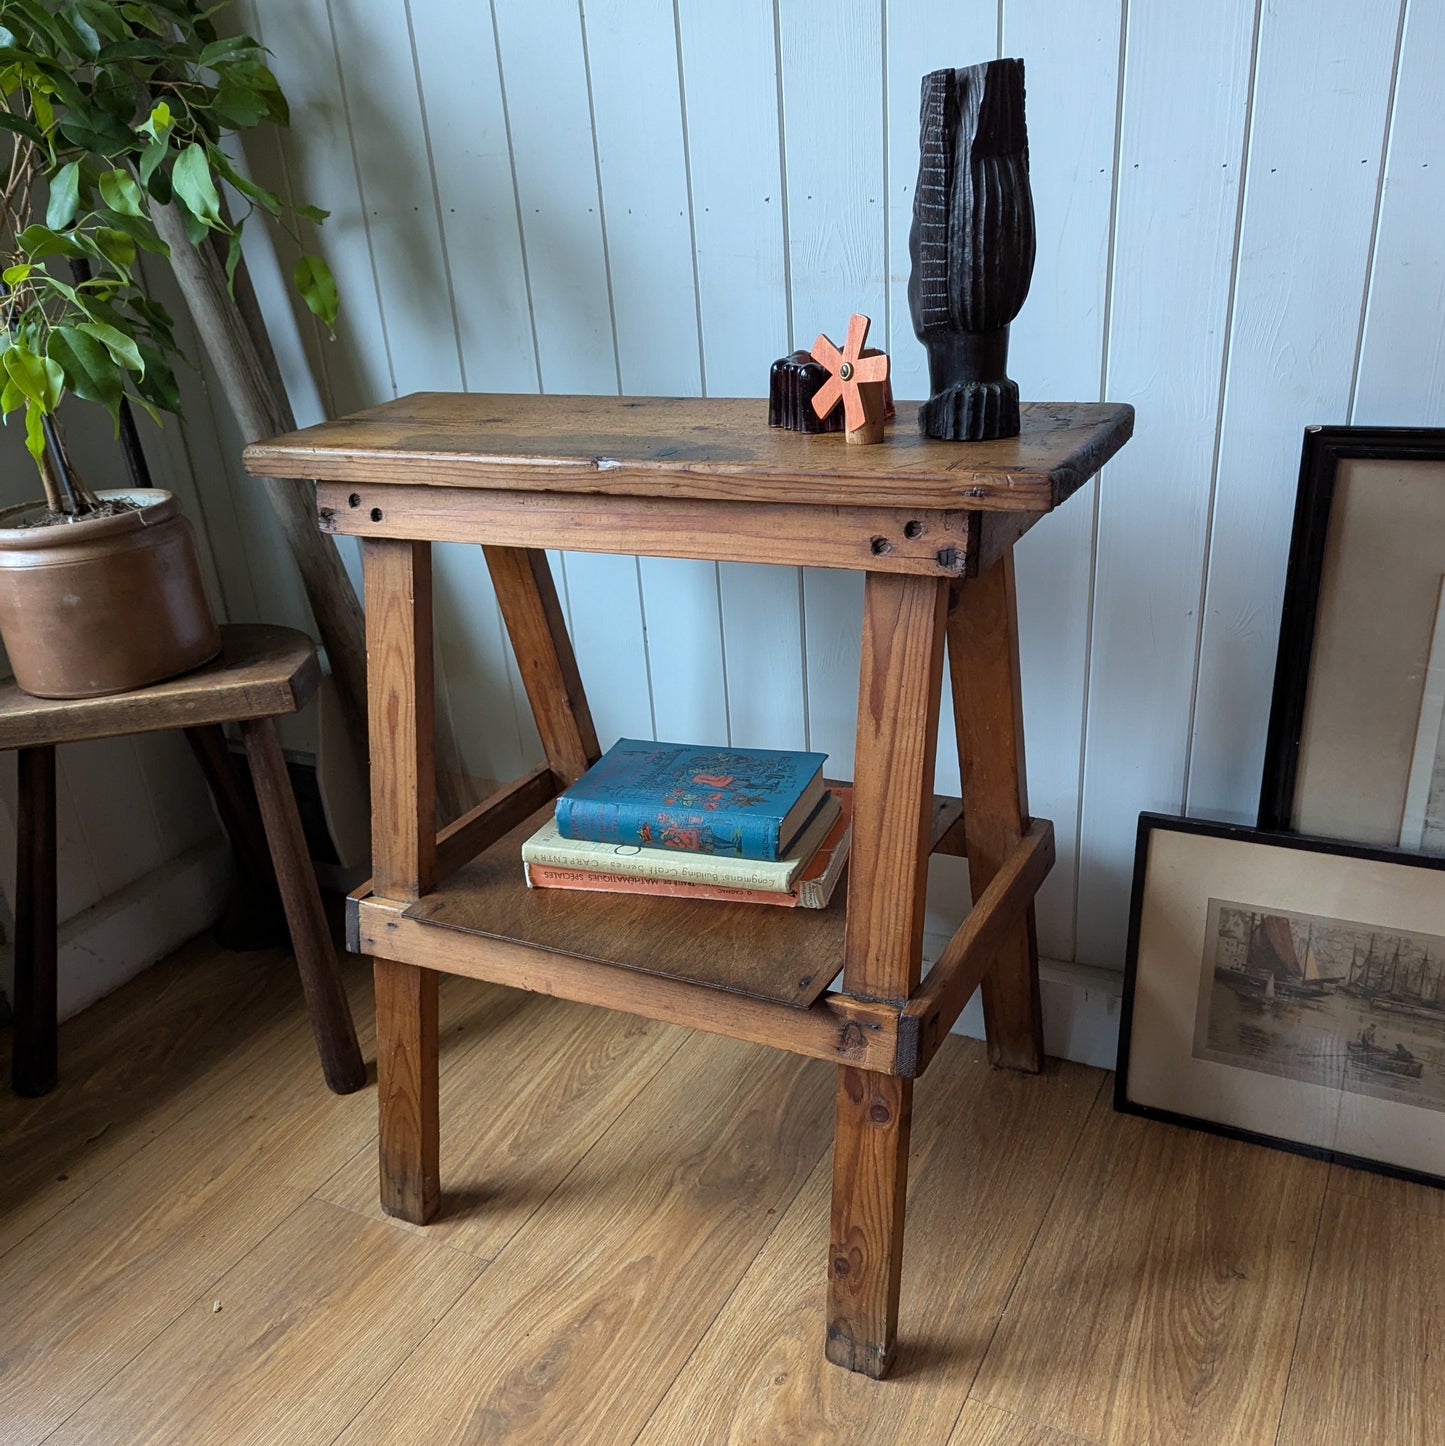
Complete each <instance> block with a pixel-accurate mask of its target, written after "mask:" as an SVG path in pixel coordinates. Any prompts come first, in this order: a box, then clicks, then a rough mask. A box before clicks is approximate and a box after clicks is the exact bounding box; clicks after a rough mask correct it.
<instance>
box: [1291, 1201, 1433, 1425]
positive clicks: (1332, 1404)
mask: <svg viewBox="0 0 1445 1446" xmlns="http://www.w3.org/2000/svg"><path fill="white" fill-rule="evenodd" d="M1414 1188H1415V1189H1423V1188H1424V1187H1421V1186H1416V1187H1414ZM1442 1342H1445V1217H1442V1216H1441V1215H1440V1214H1439V1213H1437V1212H1434V1211H1428V1212H1425V1211H1420V1210H1416V1209H1407V1208H1401V1207H1398V1206H1390V1205H1386V1204H1381V1203H1379V1202H1378V1201H1375V1200H1371V1199H1367V1198H1364V1197H1361V1196H1358V1195H1353V1194H1344V1193H1336V1192H1331V1194H1330V1195H1329V1196H1328V1197H1327V1198H1326V1200H1325V1208H1324V1216H1323V1219H1322V1220H1321V1222H1320V1230H1319V1239H1318V1242H1317V1243H1316V1246H1315V1253H1314V1262H1313V1266H1312V1268H1311V1271H1310V1285H1309V1294H1308V1296H1307V1297H1306V1300H1305V1309H1304V1316H1303V1318H1302V1320H1301V1322H1300V1331H1299V1337H1298V1340H1297V1342H1296V1344H1295V1350H1294V1364H1293V1367H1292V1369H1291V1371H1290V1377H1289V1390H1288V1394H1287V1395H1286V1398H1285V1404H1284V1414H1283V1417H1282V1419H1281V1422H1280V1432H1279V1441H1280V1443H1281V1446H1300V1443H1305V1446H1317V1443H1319V1442H1334V1441H1341V1442H1349V1443H1350V1446H1399V1443H1403V1442H1421V1443H1428V1442H1439V1441H1445V1349H1442Z"/></svg>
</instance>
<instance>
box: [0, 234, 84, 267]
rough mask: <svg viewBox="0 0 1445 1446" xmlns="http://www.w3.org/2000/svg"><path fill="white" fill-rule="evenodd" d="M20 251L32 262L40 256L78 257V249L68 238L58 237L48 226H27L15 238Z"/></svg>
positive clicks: (79, 251)
mask: <svg viewBox="0 0 1445 1446" xmlns="http://www.w3.org/2000/svg"><path fill="white" fill-rule="evenodd" d="M15 239H16V241H18V242H19V243H20V249H21V250H22V251H23V252H24V253H25V254H26V255H27V256H28V257H30V259H31V260H32V261H38V260H40V258H41V257H42V256H79V255H81V254H82V253H81V250H80V247H79V246H77V245H76V244H75V242H74V241H73V240H71V238H70V237H69V236H62V235H59V234H58V233H57V232H55V231H52V230H51V229H50V227H49V226H27V227H26V228H25V229H24V230H23V231H22V232H21V233H20V234H19V235H18V236H17V237H16V238H15Z"/></svg>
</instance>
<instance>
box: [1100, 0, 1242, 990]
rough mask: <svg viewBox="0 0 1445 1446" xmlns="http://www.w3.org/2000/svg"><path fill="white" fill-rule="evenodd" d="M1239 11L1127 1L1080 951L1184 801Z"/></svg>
mask: <svg viewBox="0 0 1445 1446" xmlns="http://www.w3.org/2000/svg"><path fill="white" fill-rule="evenodd" d="M1254 15H1255V5H1254V0H1232V3H1229V4H1224V5H1213V6H1207V7H1198V8H1196V9H1194V10H1190V11H1188V12H1187V13H1186V12H1183V11H1180V10H1178V9H1177V8H1175V7H1172V6H1170V7H1167V8H1166V7H1165V6H1163V5H1160V4H1142V5H1137V4H1136V5H1131V6H1130V10H1129V61H1128V66H1127V70H1126V81H1125V93H1124V105H1123V136H1122V141H1121V146H1120V162H1119V201H1118V221H1117V227H1116V240H1115V247H1114V280H1113V304H1112V307H1111V310H1110V328H1109V357H1108V376H1107V390H1108V392H1109V394H1110V395H1111V396H1127V397H1128V398H1129V399H1130V400H1131V401H1132V402H1133V403H1134V405H1135V406H1136V407H1137V408H1138V425H1137V427H1136V430H1135V434H1134V439H1133V441H1131V442H1130V443H1129V445H1128V446H1127V447H1126V448H1125V449H1124V451H1123V452H1122V453H1121V454H1120V455H1119V457H1118V458H1117V459H1116V460H1115V461H1114V462H1112V463H1110V465H1109V467H1108V469H1107V471H1106V474H1105V476H1104V478H1103V479H1102V482H1101V484H1100V486H1099V531H1098V549H1097V559H1096V564H1095V584H1094V610H1093V645H1092V649H1091V654H1090V670H1089V712H1088V729H1087V738H1088V754H1087V757H1086V759H1085V765H1084V809H1083V829H1082V832H1081V835H1080V841H1079V844H1080V872H1079V918H1078V935H1077V942H1076V957H1077V958H1079V959H1080V960H1081V961H1083V962H1086V963H1097V964H1106V965H1107V964H1117V963H1118V961H1119V960H1121V959H1122V958H1123V956H1124V941H1125V933H1126V926H1127V920H1128V908H1129V888H1130V882H1131V876H1132V872H1133V862H1134V835H1135V832H1136V824H1137V821H1138V815H1139V811H1140V809H1145V808H1149V809H1159V810H1162V811H1163V812H1166V813H1174V812H1176V811H1178V809H1179V808H1180V805H1181V804H1182V802H1183V796H1184V769H1185V761H1186V756H1187V748H1188V737H1189V700H1190V695H1191V692H1192V688H1193V682H1194V665H1195V659H1196V656H1197V652H1198V635H1199V617H1198V614H1199V595H1200V588H1201V585H1202V578H1203V565H1204V539H1205V536H1206V531H1207V526H1208V520H1209V484H1210V472H1211V464H1212V461H1213V455H1214V435H1215V430H1216V428H1217V426H1218V423H1219V377H1220V367H1221V364H1222V360H1223V346H1224V336H1225V332H1226V329H1227V325H1228V320H1229V282H1230V275H1231V261H1232V257H1233V254H1234V241H1235V226H1236V219H1237V216H1238V209H1239V188H1240V173H1241V166H1242V163H1243V159H1244V130H1245V120H1246V114H1247V110H1248V98H1249V81H1250V71H1251V61H1252V58H1253V39H1254ZM1181 278H1188V281H1187V284H1181V280H1180V279H1181ZM1163 357H1167V358H1168V365H1167V366H1161V365H1160V359H1161V358H1163ZM1145 719H1147V720H1148V724H1147V726H1141V725H1142V723H1143V720H1145Z"/></svg>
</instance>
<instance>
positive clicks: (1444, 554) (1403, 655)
mask: <svg viewBox="0 0 1445 1446" xmlns="http://www.w3.org/2000/svg"><path fill="white" fill-rule="evenodd" d="M1313 622H1314V631H1313V644H1312V647H1311V650H1310V658H1309V661H1308V668H1309V673H1308V681H1307V685H1306V689H1305V698H1304V713H1303V718H1302V720H1301V722H1300V726H1299V732H1298V737H1299V752H1298V761H1297V764H1296V769H1295V776H1294V787H1293V798H1292V804H1291V808H1290V811H1289V814H1288V817H1287V818H1286V819H1283V820H1281V822H1282V823H1284V824H1286V825H1287V826H1288V827H1289V828H1292V829H1294V830H1296V831H1298V832H1300V833H1305V834H1311V835H1315V836H1318V837H1328V838H1339V839H1350V840H1353V841H1355V842H1359V843H1366V844H1373V845H1378V846H1381V847H1391V848H1404V849H1414V850H1423V851H1425V852H1428V853H1433V854H1445V457H1442V458H1440V459H1409V460H1402V459H1392V458H1363V457H1340V458H1339V459H1338V461H1337V463H1336V464H1335V467H1334V475H1333V481H1332V486H1331V488H1330V503H1329V519H1328V530H1327V532H1326V534H1325V544H1324V555H1323V564H1322V568H1321V572H1320V580H1319V590H1318V595H1317V599H1316V602H1315V609H1314V619H1313ZM1287 662H1288V660H1286V659H1282V666H1284V665H1285V664H1286V663H1287ZM1279 746H1281V745H1280V743H1279V741H1278V740H1275V741H1274V742H1272V747H1279ZM1271 821H1272V820H1270V819H1268V818H1266V817H1263V816H1262V818H1261V822H1263V823H1269V822H1271Z"/></svg>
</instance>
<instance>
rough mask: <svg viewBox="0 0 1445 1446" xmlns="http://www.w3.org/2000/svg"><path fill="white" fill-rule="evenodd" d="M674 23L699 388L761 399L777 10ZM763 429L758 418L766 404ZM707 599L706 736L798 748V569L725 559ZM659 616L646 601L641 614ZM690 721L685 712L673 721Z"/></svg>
mask: <svg viewBox="0 0 1445 1446" xmlns="http://www.w3.org/2000/svg"><path fill="white" fill-rule="evenodd" d="M677 18H678V37H679V42H680V48H681V52H682V89H683V97H684V103H685V114H686V121H687V152H688V163H689V170H690V177H691V199H692V217H693V227H694V232H695V252H694V254H695V257H696V265H697V310H698V319H699V325H700V330H701V339H702V382H703V388H704V391H705V393H706V394H707V395H709V396H715V397H759V398H761V397H764V396H766V394H767V384H768V383H767V368H768V366H769V364H770V363H771V362H772V361H773V359H774V358H775V357H779V356H782V355H783V353H784V352H786V351H787V350H788V349H789V346H790V345H791V334H790V331H789V319H788V291H787V253H786V250H785V246H786V233H785V227H784V220H783V218H784V212H785V209H786V207H785V201H784V195H783V181H782V156H781V149H780V140H779V110H778V56H777V49H776V44H775V37H774V31H773V6H772V5H771V4H770V3H768V0H747V3H745V4H742V5H739V6H736V7H732V6H722V5H716V4H713V3H711V0H678V4H677ZM810 340H811V338H810ZM759 422H760V424H765V422H766V419H765V417H764V416H763V414H762V410H761V407H760V410H759ZM650 580H651V579H650V578H649V581H650ZM715 593H716V595H717V597H718V599H719V607H720V614H719V617H718V623H717V632H718V638H719V664H721V662H722V654H723V652H724V648H725V651H726V668H727V671H726V678H725V680H724V675H723V672H722V668H721V666H719V669H718V671H717V672H716V673H713V672H712V671H711V667H710V666H709V671H708V674H707V678H708V694H707V701H706V702H705V703H704V702H701V701H700V702H699V712H702V710H703V709H704V708H710V707H711V706H712V704H713V700H715V699H716V698H717V697H718V695H719V693H720V694H721V696H722V699H723V702H724V705H725V707H726V710H727V711H726V715H725V717H724V718H723V719H722V720H721V721H722V723H723V729H722V731H721V732H717V730H714V731H715V732H717V737H718V738H719V739H721V738H723V737H724V736H726V737H728V738H729V739H730V741H731V742H733V743H735V744H738V745H739V746H743V747H746V746H748V745H749V744H750V743H751V744H755V745H756V744H760V743H761V741H762V740H763V739H770V740H772V739H776V740H781V741H783V742H784V743H785V744H786V745H787V746H790V747H795V746H797V743H798V741H799V740H800V739H801V737H802V723H803V697H802V685H801V676H800V674H801V658H802V642H801V615H800V612H799V606H798V581H797V573H796V572H795V571H794V570H793V569H791V568H777V567H764V566H762V565H750V564H746V563H727V564H724V565H722V566H721V567H720V568H719V569H718V570H717V581H716V584H715ZM649 596H652V593H651V591H650V593H649ZM755 605H756V606H755ZM657 611H658V609H657V607H656V606H655V605H654V606H653V607H652V609H651V612H650V617H652V618H654V619H655V618H656V616H657ZM699 630H700V635H701V631H702V623H701V615H699ZM702 646H707V647H710V646H711V643H710V641H704V642H703V643H702ZM669 656H671V657H672V658H674V659H675V658H676V654H675V652H674V653H671V654H660V655H659V657H658V663H657V665H656V666H654V669H653V694H654V698H655V700H656V707H657V711H658V729H659V731H660V732H661V733H662V734H663V736H664V737H668V736H675V734H674V733H673V731H672V729H671V723H672V720H673V718H674V717H675V716H677V715H676V714H675V713H674V708H675V706H676V699H675V698H674V697H673V696H671V694H672V686H671V679H672V677H673V676H675V673H674V667H673V666H669V664H668V662H667V659H668V657H669ZM770 689H771V690H772V691H771V692H770V691H769V690H770ZM696 716H697V714H694V713H693V712H692V711H691V710H690V709H689V710H688V711H687V712H685V713H683V714H682V715H681V716H678V717H677V721H678V722H679V723H681V722H683V721H690V720H691V719H692V718H694V717H696ZM664 720H666V721H664Z"/></svg>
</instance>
